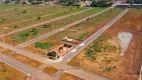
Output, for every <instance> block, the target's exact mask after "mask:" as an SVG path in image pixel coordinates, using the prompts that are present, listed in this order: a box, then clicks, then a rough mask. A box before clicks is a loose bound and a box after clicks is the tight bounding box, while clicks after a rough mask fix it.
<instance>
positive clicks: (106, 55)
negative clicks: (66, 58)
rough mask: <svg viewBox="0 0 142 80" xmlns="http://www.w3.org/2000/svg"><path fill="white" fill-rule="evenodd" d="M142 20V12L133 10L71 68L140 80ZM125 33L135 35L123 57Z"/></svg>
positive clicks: (76, 58)
mask: <svg viewBox="0 0 142 80" xmlns="http://www.w3.org/2000/svg"><path fill="white" fill-rule="evenodd" d="M141 18H142V13H141V10H139V9H132V10H130V11H129V12H128V13H127V14H126V15H124V17H122V18H121V19H120V20H119V21H117V22H116V23H115V24H114V25H113V26H112V27H111V28H110V29H108V30H107V31H106V32H105V33H104V34H103V35H102V36H100V37H99V38H98V39H97V40H95V41H94V42H93V43H91V44H90V45H89V46H88V47H87V48H85V49H84V50H83V51H82V52H81V53H80V54H78V55H77V56H75V57H74V58H73V59H72V60H71V61H70V62H69V63H68V64H70V65H73V66H77V67H80V68H82V69H84V70H87V71H89V72H93V73H97V74H100V75H103V76H106V77H108V78H110V79H113V80H131V79H133V80H138V76H139V71H140V66H141V61H142V58H141V57H142V54H141V53H142V52H141V48H142V42H141V39H142V37H141V31H142V20H141ZM121 32H129V33H131V34H133V38H132V40H131V42H130V44H129V47H128V48H127V50H126V51H125V54H124V56H120V48H121V46H120V40H119V39H118V33H121ZM84 64H85V65H84Z"/></svg>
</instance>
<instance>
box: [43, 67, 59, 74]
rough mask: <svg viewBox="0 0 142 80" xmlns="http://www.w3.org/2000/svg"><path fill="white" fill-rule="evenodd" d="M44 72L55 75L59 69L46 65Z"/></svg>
mask: <svg viewBox="0 0 142 80" xmlns="http://www.w3.org/2000/svg"><path fill="white" fill-rule="evenodd" d="M44 72H45V73H47V74H51V75H53V74H56V73H57V72H58V69H57V68H55V67H52V66H49V67H46V68H45V69H44Z"/></svg>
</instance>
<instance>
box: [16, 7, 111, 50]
mask: <svg viewBox="0 0 142 80" xmlns="http://www.w3.org/2000/svg"><path fill="white" fill-rule="evenodd" d="M111 8H113V7H110V8H107V9H105V10H103V11H101V12H98V13H95V14H93V15H90V16H88V17H86V18H83V19H81V20H79V21H76V22H73V23H71V24H68V25H66V26H64V27H62V28H59V29H56V30H54V31H51V32H49V33H47V34H44V35H42V36H39V37H37V38H35V39H32V40H30V41H27V42H25V43H22V44H20V45H18V47H25V46H27V45H30V44H33V43H35V42H37V41H39V40H41V39H44V38H47V37H49V36H51V35H53V34H56V33H58V32H60V31H62V30H64V29H67V28H69V27H72V26H74V25H76V24H79V23H81V22H84V21H86V19H88V18H90V17H95V16H98V15H99V14H102V13H104V12H105V11H107V10H109V9H111Z"/></svg>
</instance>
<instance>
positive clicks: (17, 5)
mask: <svg viewBox="0 0 142 80" xmlns="http://www.w3.org/2000/svg"><path fill="white" fill-rule="evenodd" d="M22 6H23V5H21V4H0V8H2V9H7V8H15V7H22ZM24 6H25V5H24Z"/></svg>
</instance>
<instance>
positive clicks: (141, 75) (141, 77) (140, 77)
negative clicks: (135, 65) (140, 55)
mask: <svg viewBox="0 0 142 80" xmlns="http://www.w3.org/2000/svg"><path fill="white" fill-rule="evenodd" d="M139 80H142V66H141V70H140V75H139Z"/></svg>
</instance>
